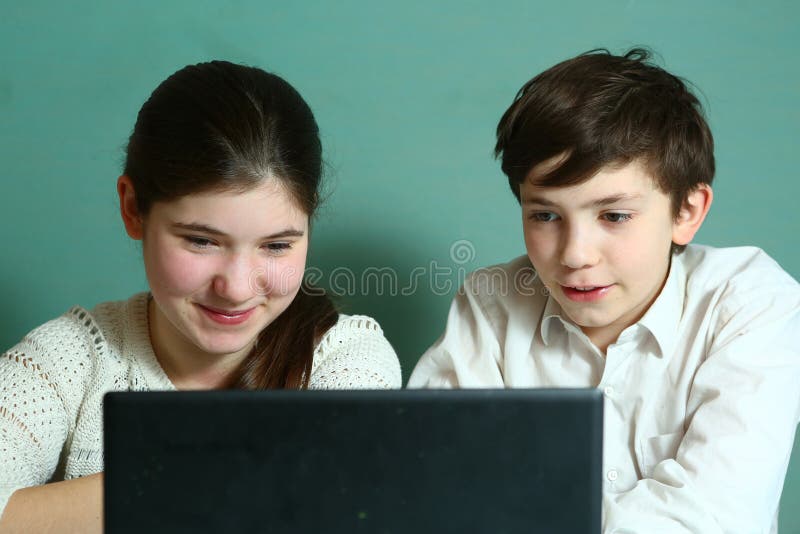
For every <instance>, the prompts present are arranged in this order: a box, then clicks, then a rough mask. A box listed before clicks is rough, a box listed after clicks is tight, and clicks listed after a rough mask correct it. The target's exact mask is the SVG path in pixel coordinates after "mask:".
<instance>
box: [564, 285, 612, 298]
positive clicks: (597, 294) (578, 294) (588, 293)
mask: <svg viewBox="0 0 800 534" xmlns="http://www.w3.org/2000/svg"><path fill="white" fill-rule="evenodd" d="M612 287H614V284H610V285H607V286H595V285H579V286H565V285H561V291H562V293H564V296H565V297H567V298H568V299H570V300H572V301H575V302H594V301H596V300H600V299H601V298H603V297H605V296H606V295H607V294H608V292H609V291H611V288H612Z"/></svg>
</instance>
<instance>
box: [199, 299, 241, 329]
mask: <svg viewBox="0 0 800 534" xmlns="http://www.w3.org/2000/svg"><path fill="white" fill-rule="evenodd" d="M197 307H198V308H199V309H200V310H201V311H202V312H203V314H204V315H205V316H206V317H208V318H209V319H211V320H212V321H214V322H215V323H219V324H224V325H237V324H242V323H243V322H245V321H247V320H248V319H249V318H250V316H251V315H253V312H254V311H255V308H250V309H247V310H235V311H233V310H221V309H219V308H211V307H209V306H203V305H202V304H197Z"/></svg>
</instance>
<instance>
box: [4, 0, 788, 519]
mask: <svg viewBox="0 0 800 534" xmlns="http://www.w3.org/2000/svg"><path fill="white" fill-rule="evenodd" d="M0 7H2V13H3V15H2V17H0V161H2V171H0V176H1V178H0V195H1V196H0V228H2V230H0V231H2V244H0V247H1V248H0V250H2V254H1V255H0V292H2V294H3V296H4V302H5V306H4V307H3V308H2V310H0V350H2V349H5V348H7V347H9V346H11V345H12V344H13V343H14V342H16V341H17V340H18V339H19V338H20V337H21V336H22V335H23V334H24V333H25V332H26V331H28V330H29V329H31V328H32V327H34V326H35V325H37V324H40V323H42V322H43V321H45V320H47V319H49V318H52V317H54V316H55V315H57V314H60V313H61V312H63V311H64V310H65V309H67V308H68V307H69V306H71V305H73V304H77V303H80V304H82V305H84V306H92V305H94V304H95V303H97V302H100V301H104V300H111V299H122V298H126V297H127V296H128V295H130V294H131V293H133V292H135V291H139V290H142V289H144V288H145V279H144V274H143V271H142V268H141V261H140V257H139V249H138V247H137V245H136V244H135V243H133V242H131V241H129V240H128V239H127V238H126V237H125V234H124V232H123V229H122V225H121V224H120V220H119V216H118V215H117V211H116V198H115V189H114V184H115V179H116V177H117V175H118V174H119V171H120V168H121V163H122V158H123V147H124V143H125V140H126V137H127V136H128V135H129V133H130V130H131V128H132V126H133V122H134V120H135V116H136V112H137V110H138V108H139V106H140V105H141V104H142V102H143V101H144V100H145V99H146V97H147V96H148V95H149V93H150V91H151V90H152V89H153V88H154V87H155V85H156V84H157V83H158V82H160V81H161V80H162V79H163V78H165V77H166V76H167V75H168V74H170V73H172V72H173V71H174V70H176V69H177V68H179V67H181V66H183V65H185V64H188V63H194V62H198V61H202V60H207V59H211V58H221V59H228V60H231V61H236V62H243V63H248V64H254V65H258V66H261V67H263V68H266V69H268V70H272V71H274V72H276V73H278V74H281V75H283V76H284V77H285V78H287V79H288V80H289V81H290V82H291V83H292V84H294V85H295V86H296V87H297V88H298V89H299V90H300V92H301V93H302V94H303V95H304V96H305V97H306V99H307V100H308V101H309V103H310V104H311V106H312V108H313V109H314V110H315V113H316V115H317V119H318V121H319V123H320V126H321V129H322V134H323V143H324V147H325V151H326V154H327V156H326V159H327V163H328V179H329V191H330V197H329V200H328V202H327V204H326V206H325V208H324V210H323V211H322V212H321V214H320V217H319V219H318V221H317V224H316V227H315V234H314V238H313V244H312V246H313V250H312V256H311V265H313V266H315V267H316V268H318V269H320V272H321V273H322V277H323V281H326V282H328V283H329V284H330V283H333V284H334V285H338V286H340V287H342V289H345V288H344V287H343V286H344V282H345V281H347V280H349V279H354V280H355V281H356V282H357V284H356V287H355V288H353V290H352V291H344V292H345V293H349V294H346V295H343V296H342V298H341V299H340V302H341V303H342V304H343V305H344V307H345V309H346V310H348V311H350V312H357V313H365V314H369V315H373V316H375V317H376V318H377V319H378V320H379V321H380V322H381V324H382V325H383V327H384V329H385V331H386V334H387V336H388V338H389V339H390V341H391V342H392V343H393V344H394V346H395V347H396V349H397V351H398V353H399V354H400V356H401V359H402V361H403V364H404V375H405V377H406V378H407V377H408V373H409V372H410V371H411V369H412V367H413V365H414V363H415V361H416V359H417V358H418V356H419V355H420V354H421V353H422V351H423V350H424V349H425V348H426V347H427V346H428V345H430V344H431V343H432V342H433V341H434V340H435V339H436V337H437V336H438V335H439V333H440V332H441V330H442V327H443V325H444V321H445V315H446V311H447V308H448V305H449V300H450V295H451V294H452V292H453V290H454V289H455V287H456V286H457V285H458V283H459V282H460V280H461V279H462V278H463V273H464V272H467V271H469V270H471V269H474V268H475V267H477V266H480V265H486V264H491V263H497V262H501V261H505V260H507V259H509V258H511V257H513V256H516V255H519V254H522V253H523V252H524V248H523V243H522V238H521V234H520V230H519V226H520V225H519V222H518V214H517V210H518V208H517V206H516V204H515V201H514V199H513V197H512V195H511V194H510V193H509V191H508V190H507V186H506V182H505V179H504V177H503V175H502V174H501V173H500V170H499V167H498V165H497V163H496V162H495V161H493V159H492V157H491V151H492V147H493V130H494V127H495V125H496V123H497V120H498V119H499V117H500V115H501V114H502V112H503V110H504V109H505V108H506V107H507V106H508V104H509V103H510V102H511V100H512V98H513V96H514V94H515V92H516V91H517V89H518V88H519V87H520V85H521V84H522V83H523V82H524V81H526V80H527V79H528V78H530V77H531V76H532V75H533V74H535V73H537V72H539V71H540V70H542V69H544V68H546V67H548V66H550V65H551V64H553V63H555V62H557V61H560V60H562V59H566V58H567V57H569V56H571V55H574V54H576V53H579V52H582V51H585V50H587V49H590V48H595V47H599V46H604V47H609V48H611V49H612V50H613V51H617V52H619V51H621V50H622V49H624V48H626V47H629V46H632V45H636V44H645V45H649V46H650V47H652V48H653V49H654V50H655V51H657V52H658V53H659V54H660V55H661V57H662V58H663V61H662V64H663V65H665V66H666V67H667V68H668V69H670V70H672V71H673V72H675V73H677V74H679V75H681V76H684V77H686V78H688V79H689V80H691V81H693V82H694V83H695V84H696V85H697V86H698V87H699V88H701V90H702V94H703V98H704V101H705V103H706V106H707V111H708V116H709V119H710V123H711V125H712V128H713V130H714V132H715V136H716V142H717V162H718V173H717V182H716V184H715V191H716V199H715V203H714V207H713V209H712V213H711V215H710V217H709V219H708V221H707V222H706V224H705V226H704V228H703V229H702V231H701V233H700V236H699V238H698V241H699V242H703V243H707V244H711V245H719V246H725V245H736V244H748V245H758V246H760V247H762V248H764V249H766V250H767V251H768V252H769V253H770V254H771V255H772V256H773V257H774V258H776V259H777V260H778V261H779V262H780V263H781V264H782V265H783V266H784V268H785V269H786V270H787V271H788V272H789V273H790V274H792V275H793V276H794V277H795V278H800V251H799V250H798V246H797V245H798V240H797V237H796V236H795V232H796V231H797V230H798V229H800V214H799V213H800V212H799V210H798V209H797V198H799V197H800V185H798V181H797V173H796V167H797V165H796V160H795V158H796V156H797V139H799V138H800V112H799V111H798V109H800V108H798V105H797V98H798V96H800V73H799V72H798V70H799V69H798V66H797V65H798V63H797V58H796V52H797V49H798V44H800V32H799V31H798V28H799V27H800V3H797V2H794V1H768V2H756V1H738V2H732V1H722V0H720V1H709V2H696V1H686V0H681V1H674V2H658V1H655V0H653V1H641V0H639V1H636V0H624V1H622V0H618V1H617V0H615V1H605V2H592V1H578V0H565V1H561V2H538V1H532V0H520V1H514V2H491V3H490V2H473V1H455V0H451V1H442V2H431V1H424V2H420V1H406V2H393V3H391V4H389V3H384V2H376V1H372V2H370V1H361V2H352V1H338V2H321V1H305V2H297V3H295V4H294V5H290V3H289V2H266V1H264V0H254V1H249V0H248V1H246V0H239V1H229V2H209V1H183V2H161V1H159V2H155V1H143V2H136V3H134V2H101V1H96V2H92V1H88V0H79V1H73V2H56V1H50V2H44V1H39V2H37V1H31V2H26V3H24V5H23V3H22V2H16V1H12V0H2V6H0ZM463 241H466V242H467V243H465V242H463ZM338 267H342V268H347V269H350V271H349V272H351V273H352V275H349V274H347V273H346V272H344V271H342V270H338V271H335V270H334V269H336V268H338ZM383 267H386V268H392V269H393V270H394V271H393V272H394V274H392V273H389V271H382V274H381V276H384V278H383V284H382V286H381V290H379V289H378V284H376V283H375V280H376V278H378V277H379V276H372V277H370V276H367V274H368V273H370V272H372V273H373V274H375V270H374V269H377V268H383ZM368 268H372V269H373V271H367V269H368ZM448 270H449V272H448ZM412 273H416V274H414V276H417V278H418V279H417V281H418V285H417V286H416V287H411V286H410V285H409V279H411V278H412ZM420 275H424V276H420ZM386 276H389V277H390V278H391V277H396V278H397V280H398V286H397V287H396V288H394V290H393V288H392V287H391V284H389V278H385V277H386ZM433 276H435V277H436V278H435V279H433V280H432V279H431V278H432V277H433ZM362 282H363V283H362ZM448 284H449V286H448ZM798 449H800V445H799V446H798ZM798 499H800V450H796V451H795V454H794V461H793V465H792V471H791V472H790V476H789V478H788V480H787V484H786V489H785V493H784V499H783V511H784V512H783V514H782V523H781V524H782V532H800V513H798V512H793V511H792V510H791V508H793V506H791V505H787V503H793V504H795V505H796V503H797V501H798Z"/></svg>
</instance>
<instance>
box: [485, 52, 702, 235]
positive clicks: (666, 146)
mask: <svg viewBox="0 0 800 534" xmlns="http://www.w3.org/2000/svg"><path fill="white" fill-rule="evenodd" d="M560 154H565V155H566V157H565V158H564V159H563V160H562V161H561V162H560V164H558V165H557V166H556V167H555V168H553V169H552V170H550V171H549V172H548V174H547V175H546V176H544V177H543V178H542V179H541V180H540V181H539V182H538V183H539V185H544V186H566V185H574V184H578V183H581V182H583V181H585V180H588V179H589V178H591V177H592V176H594V175H595V174H596V173H597V172H598V171H599V170H600V169H601V168H602V167H604V166H607V165H624V164H626V163H628V162H630V161H633V160H637V159H640V160H642V161H643V162H644V164H645V165H646V167H647V169H648V171H649V172H650V174H651V175H652V176H653V178H654V179H655V181H656V184H657V185H658V187H659V188H660V189H661V190H662V191H663V192H665V193H667V194H668V195H670V197H671V199H672V210H673V214H674V215H676V216H677V214H678V211H679V210H680V208H681V207H682V206H683V203H684V201H685V200H686V198H687V196H688V195H689V193H690V192H691V191H692V190H694V189H695V188H696V187H697V186H698V185H699V184H702V183H705V184H709V185H710V184H711V181H712V180H713V178H714V140H713V137H712V136H711V131H710V129H709V127H708V124H707V123H706V121H705V118H704V117H703V111H702V107H701V105H700V102H699V101H698V99H697V98H696V97H695V96H694V95H693V94H692V93H691V91H689V89H688V88H687V87H686V84H685V83H684V82H683V80H681V79H680V78H678V77H677V76H674V75H672V74H670V73H669V72H667V71H665V70H664V69H662V68H660V67H658V66H656V65H653V64H652V63H651V62H650V53H649V52H648V51H647V50H645V49H642V48H634V49H632V50H630V51H629V52H627V53H626V54H625V55H623V56H615V55H612V54H611V53H610V52H609V51H608V50H605V49H599V50H591V51H589V52H586V53H585V54H582V55H580V56H577V57H574V58H572V59H569V60H567V61H564V62H562V63H559V64H557V65H555V66H554V67H551V68H549V69H548V70H546V71H544V72H543V73H541V74H539V75H538V76H536V77H535V78H533V79H532V80H530V81H528V82H527V83H526V84H525V85H524V86H523V87H522V88H521V89H520V90H519V92H518V93H517V95H516V97H515V98H514V102H513V103H512V104H511V106H510V107H509V108H508V110H507V111H506V112H505V114H504V115H503V117H502V118H501V119H500V123H499V124H498V126H497V144H496V145H495V156H496V157H498V158H501V161H502V169H503V172H504V173H505V174H506V176H507V177H508V183H509V185H510V186H511V190H512V191H513V192H514V195H515V196H516V197H517V200H519V187H520V184H521V183H522V182H523V181H524V180H525V179H526V177H527V175H528V173H529V172H530V170H531V169H532V168H533V167H535V166H536V165H538V164H539V163H542V162H544V161H547V160H549V159H551V158H553V157H555V156H558V155H560ZM675 248H676V250H678V249H680V248H682V247H677V246H675Z"/></svg>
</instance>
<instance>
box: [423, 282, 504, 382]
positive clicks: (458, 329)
mask: <svg viewBox="0 0 800 534" xmlns="http://www.w3.org/2000/svg"><path fill="white" fill-rule="evenodd" d="M478 287H479V286H478V285H477V284H474V283H472V278H471V277H470V278H468V279H467V281H466V282H465V283H464V286H463V287H461V289H460V290H459V291H458V293H456V296H455V298H454V299H453V303H452V304H451V306H450V313H449V314H448V316H447V326H446V327H445V331H444V333H443V334H442V336H441V337H440V338H439V339H438V341H436V343H434V344H433V346H432V347H431V348H429V349H428V350H427V351H426V352H425V354H423V355H422V357H421V358H420V359H419V362H417V365H416V367H415V368H414V371H413V372H412V373H411V377H410V378H409V380H408V387H409V388H441V389H447V388H469V387H500V388H502V387H504V384H503V375H502V372H501V366H500V363H499V362H500V358H501V356H500V344H499V342H498V340H497V339H498V338H497V335H496V333H495V331H494V329H493V328H492V323H491V322H490V321H489V318H488V317H487V314H486V313H485V312H484V309H483V307H482V306H481V300H480V293H479V291H474V292H473V291H472V288H478Z"/></svg>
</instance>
